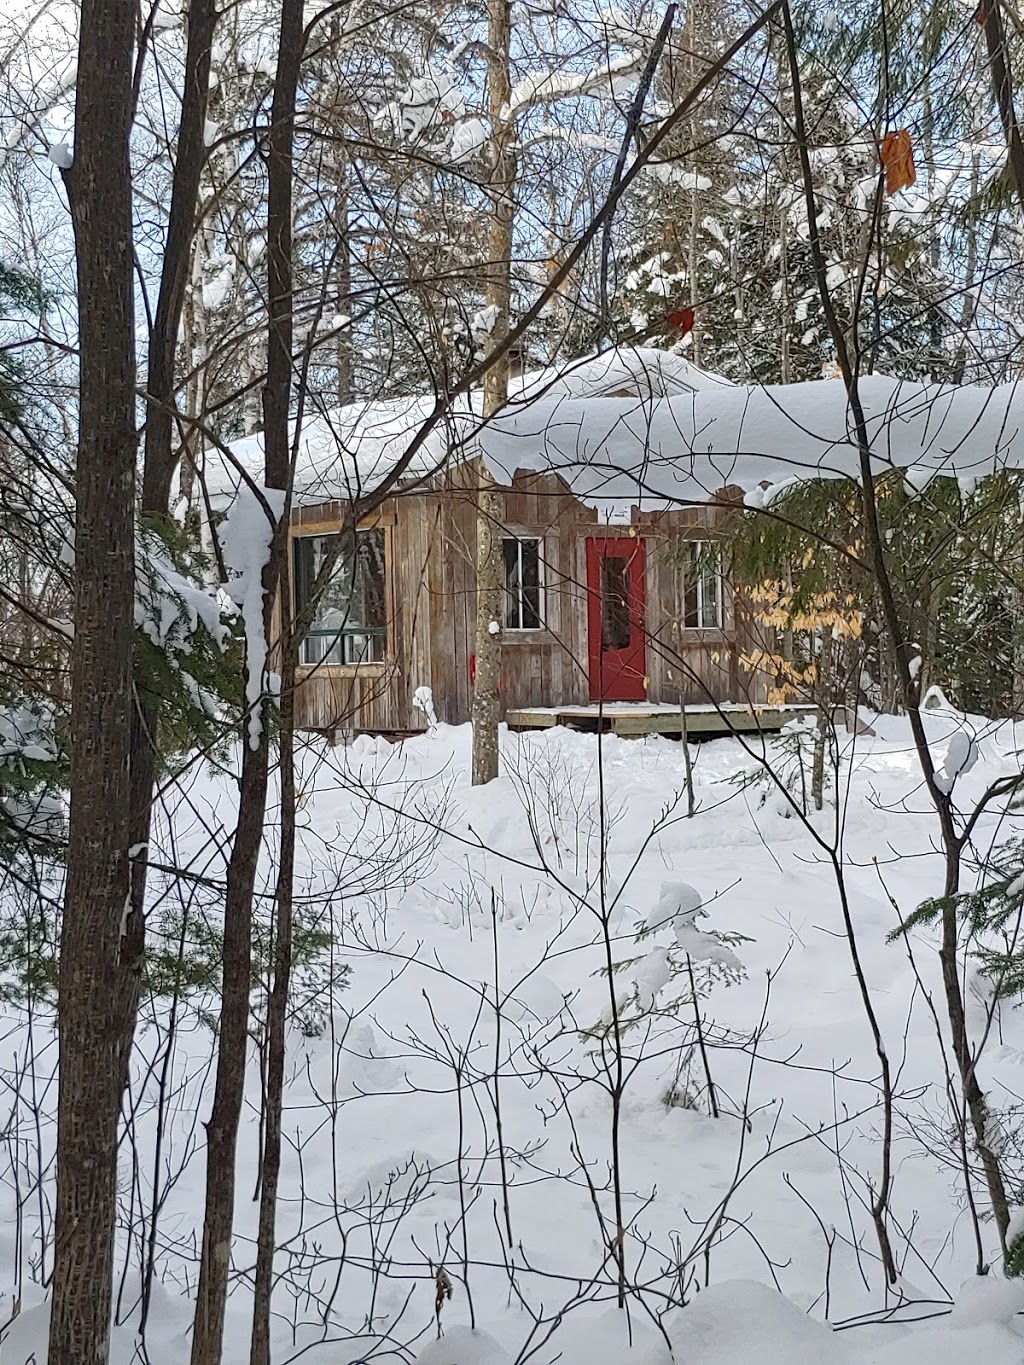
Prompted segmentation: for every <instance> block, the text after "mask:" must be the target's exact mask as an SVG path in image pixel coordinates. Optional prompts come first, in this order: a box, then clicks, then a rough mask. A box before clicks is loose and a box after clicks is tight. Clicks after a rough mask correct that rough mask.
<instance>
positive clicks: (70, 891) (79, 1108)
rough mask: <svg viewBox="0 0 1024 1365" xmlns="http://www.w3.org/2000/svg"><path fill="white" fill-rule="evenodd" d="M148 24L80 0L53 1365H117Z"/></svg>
mask: <svg viewBox="0 0 1024 1365" xmlns="http://www.w3.org/2000/svg"><path fill="white" fill-rule="evenodd" d="M135 19H136V7H135V5H134V4H133V3H131V0H83V4H82V9H81V20H80V27H79V51H78V77H77V88H76V97H75V156H74V162H73V164H72V165H71V167H70V168H69V169H68V170H67V171H65V173H64V182H65V185H66V187H67V193H68V200H69V202H70V205H71V217H72V223H73V226H74V234H75V256H76V267H77V284H78V339H79V367H80V368H79V373H80V376H81V379H80V383H79V430H78V465H77V473H76V513H75V606H74V611H75V638H74V643H73V645H72V649H71V700H72V730H73V734H72V759H71V824H70V831H69V838H68V861H67V887H66V892H65V901H64V919H63V925H62V930H61V944H60V980H59V1007H58V1025H59V1034H60V1072H59V1082H58V1101H57V1207H56V1229H55V1244H54V1268H53V1306H52V1312H51V1317H50V1337H49V1354H48V1360H49V1361H50V1362H51V1365H105V1362H106V1361H107V1360H108V1358H109V1351H110V1311H111V1293H112V1280H113V1264H114V1220H115V1213H116V1209H117V1128H118V1117H119V1113H120V1100H121V1068H120V1059H121V1057H122V1056H123V1055H124V1053H125V1050H126V1038H127V1037H130V1032H131V1027H132V1017H131V1010H130V1005H129V1002H127V1001H126V1000H125V999H124V996H123V993H122V992H120V991H118V990H116V989H115V990H112V989H111V983H112V981H114V982H116V981H117V979H118V977H119V975H120V957H121V948H122V930H123V928H124V916H125V907H126V904H127V901H128V891H129V859H128V848H129V803H128V801H129V761H130V756H131V745H130V736H131V686H132V640H133V634H134V605H135V460H136V451H137V437H136V430H135V346H134V331H133V321H132V319H133V305H132V192H131V166H130V161H129V137H130V133H131V125H132V79H133V61H132V57H133V49H134V38H135Z"/></svg>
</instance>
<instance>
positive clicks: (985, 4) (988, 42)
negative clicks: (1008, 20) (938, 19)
mask: <svg viewBox="0 0 1024 1365" xmlns="http://www.w3.org/2000/svg"><path fill="white" fill-rule="evenodd" d="M977 18H978V21H979V23H980V24H981V26H982V28H983V29H984V30H985V46H986V48H987V50H988V67H989V73H990V75H991V77H992V93H993V94H994V95H995V100H996V104H997V106H998V108H999V121H1000V123H1001V124H1002V125H1003V136H1004V137H1005V139H1006V152H1007V161H1008V163H1009V167H1010V176H1011V178H1012V180H1013V184H1014V188H1015V189H1016V191H1017V198H1018V199H1019V201H1020V204H1021V207H1022V208H1024V142H1022V141H1021V134H1020V124H1019V122H1018V121H1017V111H1016V109H1015V108H1014V102H1013V81H1012V78H1011V76H1010V68H1009V65H1008V63H1007V57H1006V52H1007V49H1006V32H1005V30H1004V28H1003V16H1002V13H1001V11H1000V8H999V0H981V3H980V4H979V5H978V10H977Z"/></svg>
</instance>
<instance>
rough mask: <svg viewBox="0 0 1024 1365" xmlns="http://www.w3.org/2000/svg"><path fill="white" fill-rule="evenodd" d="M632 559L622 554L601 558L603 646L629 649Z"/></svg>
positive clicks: (604, 647) (606, 648)
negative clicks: (630, 563) (630, 562)
mask: <svg viewBox="0 0 1024 1365" xmlns="http://www.w3.org/2000/svg"><path fill="white" fill-rule="evenodd" d="M629 640H630V623H629V560H628V559H623V558H622V557H621V556H619V555H604V556H602V559H601V648H602V649H605V650H608V649H628V648H629Z"/></svg>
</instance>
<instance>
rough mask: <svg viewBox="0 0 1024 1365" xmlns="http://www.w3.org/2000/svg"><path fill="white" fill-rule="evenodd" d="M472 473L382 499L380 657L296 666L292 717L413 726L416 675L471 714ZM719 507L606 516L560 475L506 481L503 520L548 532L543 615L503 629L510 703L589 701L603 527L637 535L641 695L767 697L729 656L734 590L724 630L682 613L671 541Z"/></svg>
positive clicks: (535, 532)
mask: <svg viewBox="0 0 1024 1365" xmlns="http://www.w3.org/2000/svg"><path fill="white" fill-rule="evenodd" d="M474 478H475V473H474V470H473V468H472V467H471V466H464V467H462V468H460V469H458V470H455V471H453V473H452V474H450V475H449V476H448V478H447V480H446V482H445V485H444V487H442V488H439V489H435V490H432V491H428V492H416V493H409V494H402V495H399V496H397V497H395V498H392V499H390V500H389V501H388V502H387V503H386V504H385V505H384V507H383V508H382V509H381V514H380V518H379V524H382V525H383V526H384V527H385V529H386V532H387V545H386V551H385V553H386V555H387V593H388V601H389V619H388V643H387V661H386V663H385V664H383V665H375V664H374V665H367V664H363V665H354V666H347V667H339V666H330V667H320V668H317V669H304V670H302V680H301V685H300V689H299V695H298V701H297V714H298V722H299V724H300V726H302V727H303V728H309V729H316V730H323V731H327V732H337V731H345V730H370V731H391V732H400V733H404V732H408V731H412V730H419V729H422V728H424V725H425V720H424V717H423V715H422V713H421V712H419V711H417V710H416V708H415V707H414V706H413V704H412V698H413V694H414V692H415V689H416V688H417V687H421V686H429V687H430V688H431V690H432V692H433V698H434V706H435V709H436V712H437V716H438V719H439V720H441V721H445V722H448V723H449V724H458V723H461V722H464V721H467V720H468V719H469V717H470V708H471V692H472V689H471V682H470V661H471V656H472V653H473V636H474V629H475V596H474V589H475V569H474V565H475V559H476V507H475V501H474V496H473V484H474ZM344 511H345V508H344V505H343V504H340V503H339V504H325V505H322V506H320V507H315V508H303V509H301V510H300V511H298V512H297V513H296V514H295V517H294V518H293V528H292V529H293V534H303V533H306V534H312V533H317V534H322V533H323V532H324V531H325V530H329V529H331V528H332V527H333V528H335V529H336V528H337V527H338V526H339V525H340V524H341V520H342V517H343V515H344ZM728 512H729V509H728V506H726V505H721V506H710V507H700V508H692V509H682V510H678V511H672V512H662V513H650V512H649V513H643V514H640V515H638V516H637V517H636V519H635V520H634V521H633V523H632V525H631V526H629V527H626V526H620V525H616V526H602V525H601V524H599V521H598V515H597V513H596V512H595V511H594V510H593V509H592V508H588V507H585V506H583V505H582V504H581V503H579V502H577V500H576V499H575V498H573V497H572V496H571V494H570V493H569V492H568V491H567V489H566V487H565V485H564V484H563V483H562V482H561V480H559V479H558V478H557V477H555V476H551V475H538V474H522V475H517V476H516V478H515V480H514V481H513V485H512V487H511V488H510V489H509V490H508V492H507V493H506V494H505V512H504V524H505V527H506V528H507V530H508V532H509V533H510V534H513V535H517V536H523V537H537V538H538V539H540V540H541V541H542V542H543V560H544V580H545V594H544V595H545V624H544V628H543V629H541V630H523V631H506V632H505V634H504V636H503V649H502V701H503V704H504V706H505V708H514V707H526V706H550V705H554V704H559V705H580V704H586V703H587V702H588V701H589V700H590V686H589V679H588V650H587V593H586V559H585V556H586V540H587V537H588V536H593V535H598V536H599V535H602V534H607V535H609V536H613V537H616V538H621V537H624V536H629V535H632V534H635V535H637V536H643V537H644V540H645V548H646V598H647V603H646V627H647V634H648V640H647V671H648V679H649V681H648V689H647V696H648V700H649V701H652V702H671V703H677V702H679V701H680V700H682V701H683V702H686V703H701V702H708V701H745V700H749V701H762V700H763V699H764V693H763V688H762V687H761V686H760V685H757V684H755V683H754V681H753V680H752V678H751V676H750V675H749V674H748V673H746V672H744V671H743V670H742V669H741V668H740V667H739V663H738V658H739V654H740V653H741V652H744V651H746V652H749V651H750V650H751V649H752V648H753V647H754V646H755V644H756V640H757V637H756V634H755V633H754V632H753V630H752V629H751V627H750V626H749V623H747V622H746V621H745V620H744V617H743V613H742V611H741V610H738V611H736V612H734V611H733V608H732V603H731V602H730V603H729V604H728V606H729V609H728V613H727V616H726V621H725V625H724V627H723V628H722V629H721V630H685V629H683V628H682V626H681V621H682V613H683V602H682V600H681V596H682V585H681V574H680V571H679V547H680V543H681V542H682V541H684V540H686V539H688V538H689V539H702V538H707V537H708V536H709V535H711V536H713V535H714V534H715V533H716V531H717V530H718V528H719V527H720V526H721V523H722V519H723V518H724V517H725V516H727V515H728ZM290 562H291V561H290V559H289V563H290ZM737 600H738V599H737ZM737 616H738V619H737Z"/></svg>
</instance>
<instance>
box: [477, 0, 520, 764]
mask: <svg viewBox="0 0 1024 1365" xmlns="http://www.w3.org/2000/svg"><path fill="white" fill-rule="evenodd" d="M487 28H488V33H487V40H488V63H489V66H488V77H487V103H488V110H489V113H490V119H491V129H492V137H493V154H494V166H493V169H492V172H491V178H490V191H491V197H492V201H493V202H492V206H491V224H490V240H489V256H490V260H489V261H488V265H487V270H488V278H487V303H488V306H489V307H491V308H494V309H495V318H494V326H493V328H492V330H491V334H490V344H491V346H492V347H495V348H496V347H499V346H501V345H502V344H503V343H504V341H505V338H506V337H507V336H508V330H509V305H510V303H511V297H512V287H511V276H512V229H513V222H514V214H515V184H516V160H515V148H514V141H513V129H512V127H511V125H510V124H509V122H508V118H507V115H506V109H507V106H508V102H509V99H510V96H511V79H510V55H509V48H510V45H511V37H512V18H511V5H510V0H488V6H487ZM507 398H508V356H507V355H504V354H503V355H502V356H501V357H500V359H499V360H497V361H496V362H495V364H494V365H492V366H491V367H490V369H489V370H488V371H487V373H486V375H485V376H484V416H486V417H489V416H491V414H492V413H495V412H497V411H498V410H499V409H500V408H501V407H502V406H503V405H504V403H505V401H506V399H507ZM503 520H504V498H503V496H502V494H501V492H500V491H499V489H498V488H497V485H496V484H495V483H494V481H493V479H491V477H490V476H489V475H488V474H487V472H486V470H484V469H483V468H482V467H481V470H480V484H479V489H478V492H477V532H476V535H477V545H476V675H475V677H474V681H473V783H474V785H476V786H479V785H480V784H481V783H484V782H490V781H491V780H492V779H493V778H495V777H497V776H498V722H499V720H500V718H501V699H500V697H499V694H498V683H499V679H500V676H501V623H502V617H503V612H502V595H503V589H504V584H503V576H504V561H503V558H502V553H501V528H502V522H503Z"/></svg>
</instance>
